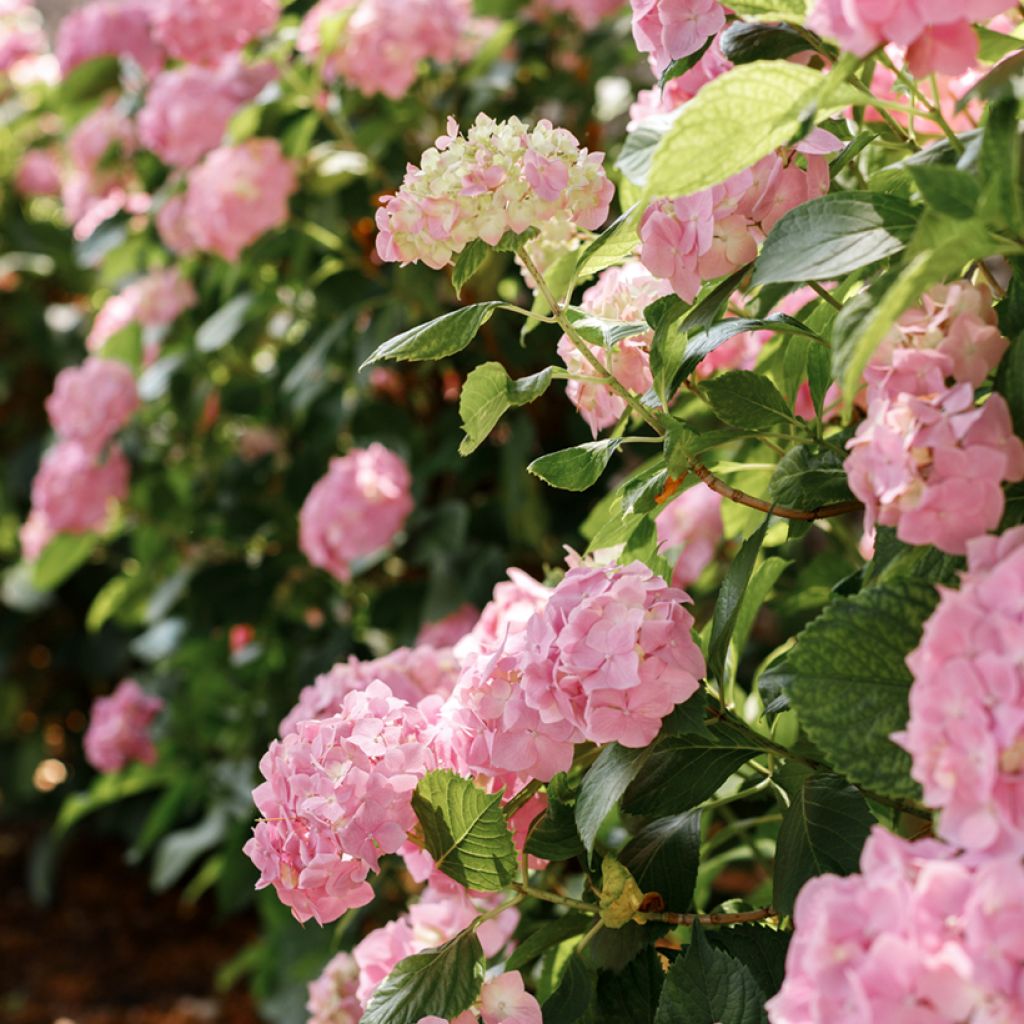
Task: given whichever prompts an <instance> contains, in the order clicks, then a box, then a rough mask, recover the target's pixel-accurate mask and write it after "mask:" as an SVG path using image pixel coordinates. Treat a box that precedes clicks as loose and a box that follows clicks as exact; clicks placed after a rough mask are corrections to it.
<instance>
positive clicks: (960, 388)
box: [845, 349, 1024, 554]
mask: <svg viewBox="0 0 1024 1024" xmlns="http://www.w3.org/2000/svg"><path fill="white" fill-rule="evenodd" d="M950 367H951V360H949V359H948V358H947V357H945V356H943V355H942V354H941V353H936V352H932V351H918V350H915V349H910V350H901V351H898V352H897V353H896V354H895V356H894V365H893V368H892V369H891V370H890V371H889V376H888V377H887V378H884V379H883V380H882V382H881V383H880V384H879V385H878V389H877V392H876V393H874V394H873V395H872V396H871V397H870V398H869V404H868V413H867V417H866V418H865V420H864V421H863V422H862V423H861V425H860V426H859V427H858V428H857V434H856V436H855V437H853V438H851V439H850V441H849V442H848V443H847V448H848V449H849V450H850V455H849V456H848V457H847V460H846V463H845V468H846V473H847V477H848V478H849V482H850V489H851V490H852V491H853V493H854V494H855V495H856V496H857V497H858V498H860V500H861V501H863V502H864V504H865V518H864V521H865V528H866V529H868V530H870V529H871V528H872V527H873V526H874V525H875V523H879V524H881V525H882V526H894V527H896V534H897V536H898V537H899V538H900V540H902V541H904V542H906V543H908V544H934V545H936V546H937V547H939V548H941V549H942V550H943V551H948V552H950V553H951V554H963V553H964V551H965V550H966V545H967V542H968V541H969V540H970V539H971V538H972V537H977V536H979V535H980V534H983V533H986V532H987V531H989V530H992V529H995V527H996V526H997V525H998V524H999V520H1000V519H1001V517H1002V514H1003V507H1004V497H1003V490H1002V483H1003V482H1004V481H1007V480H1010V481H1015V480H1020V479H1022V478H1024V443H1022V442H1021V440H1020V439H1019V438H1018V437H1016V436H1015V435H1014V433H1013V425H1012V423H1011V421H1010V411H1009V408H1008V407H1007V405H1006V401H1005V400H1004V399H1003V397H1002V396H1001V395H996V394H993V395H990V396H989V397H988V399H987V400H986V401H985V402H984V403H983V404H981V405H975V402H974V389H973V387H972V386H971V385H970V384H968V383H964V384H956V385H954V386H953V387H947V386H946V385H945V383H944V379H945V377H946V376H947V374H948V373H949V371H950ZM965 494H970V495H971V500H970V501H969V502H965V501H964V500H963V496H964V495H965Z"/></svg>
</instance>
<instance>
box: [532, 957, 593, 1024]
mask: <svg viewBox="0 0 1024 1024" xmlns="http://www.w3.org/2000/svg"><path fill="white" fill-rule="evenodd" d="M596 984H597V977H596V975H595V973H594V971H593V969H592V968H591V967H588V966H587V964H585V963H584V962H583V960H582V959H581V958H580V957H579V956H578V955H577V954H575V953H573V954H572V956H570V957H569V958H568V960H566V962H565V966H564V967H563V968H562V975H561V977H560V979H559V981H558V987H557V988H556V989H555V991H554V992H552V993H551V995H550V996H548V998H547V999H545V1000H544V1002H543V1003H542V1004H541V1010H542V1012H543V1015H544V1024H573V1022H574V1021H577V1020H579V1019H580V1018H581V1017H582V1016H583V1015H584V1014H585V1013H586V1012H587V1010H588V1009H589V1008H590V1004H591V1002H593V999H594V989H595V988H596Z"/></svg>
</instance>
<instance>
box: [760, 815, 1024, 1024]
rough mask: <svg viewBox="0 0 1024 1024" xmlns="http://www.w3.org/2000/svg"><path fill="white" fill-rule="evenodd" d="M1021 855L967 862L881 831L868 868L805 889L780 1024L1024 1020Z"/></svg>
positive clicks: (774, 1004) (872, 840)
mask: <svg viewBox="0 0 1024 1024" xmlns="http://www.w3.org/2000/svg"><path fill="white" fill-rule="evenodd" d="M1022 897H1024V868H1022V866H1021V863H1020V860H1019V859H1018V858H1013V857H1008V858H995V859H986V860H980V861H979V860H977V859H970V858H966V857H962V856H961V857H957V856H956V854H955V851H954V850H953V848H952V847H948V846H946V845H944V844H942V843H939V842H936V841H934V840H930V839H925V840H920V841H918V842H916V843H911V842H908V841H907V840H905V839H901V838H898V837H897V836H894V835H891V834H890V833H888V832H886V831H885V830H884V829H882V828H881V827H879V826H876V827H875V829H874V831H873V832H872V834H871V836H870V837H869V839H868V841H867V844H866V845H865V847H864V851H863V854H862V856H861V873H860V874H858V875H851V876H850V877H848V878H839V877H837V876H835V875H821V876H820V877H818V878H812V879H811V880H810V881H809V882H808V883H807V884H806V885H805V886H804V888H803V889H802V890H801V891H800V894H799V896H798V897H797V901H796V909H795V913H794V922H795V924H796V934H795V936H794V938H793V941H792V943H791V944H790V947H789V953H788V955H787V958H786V975H785V980H784V981H783V984H782V989H781V991H780V992H779V993H778V995H776V996H775V997H774V998H772V999H771V1000H769V1002H768V1004H767V1010H768V1017H769V1019H770V1021H771V1022H772V1024H863V1022H867V1021H878V1022H880V1021H892V1022H894V1024H896V1022H899V1024H905V1022H906V1024H910V1022H913V1024H961V1022H964V1021H974V1022H978V1024H982V1022H988V1024H1002V1022H1005V1024H1009V1022H1010V1021H1015V1020H1019V1019H1021V1015H1022V1014H1024V1001H1022V998H1021V993H1022V991H1024V987H1022V981H1024V972H1022V959H1021V956H1020V951H1021V949H1022V947H1024V931H1022V928H1021V918H1020V916H1019V910H1020V908H1021V906H1022Z"/></svg>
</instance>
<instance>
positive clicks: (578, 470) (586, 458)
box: [526, 437, 621, 491]
mask: <svg viewBox="0 0 1024 1024" xmlns="http://www.w3.org/2000/svg"><path fill="white" fill-rule="evenodd" d="M620 444H621V439H620V438H617V437H610V438H607V439H606V440H603V441H588V442H587V443H586V444H581V445H577V446H576V447H575V448H565V449H563V450H562V451H560V452H551V454H549V455H542V456H541V457H540V458H539V459H534V460H533V462H531V463H530V464H529V465H528V466H527V467H526V468H527V469H528V470H529V471H530V472H531V473H532V474H533V475H534V476H539V477H540V478H541V480H543V481H545V483H549V484H551V486H552V487H558V488H559V489H561V490H563V491H585V490H586V489H587V488H588V487H591V486H593V485H594V484H596V483H597V481H598V480H599V479H600V476H601V474H602V473H603V472H604V471H605V467H606V466H607V465H608V462H609V460H610V459H611V457H612V453H613V452H614V451H615V449H616V448H618V447H619V445H620Z"/></svg>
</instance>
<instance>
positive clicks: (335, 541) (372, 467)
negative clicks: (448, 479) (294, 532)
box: [299, 442, 413, 580]
mask: <svg viewBox="0 0 1024 1024" xmlns="http://www.w3.org/2000/svg"><path fill="white" fill-rule="evenodd" d="M411 486H412V478H411V476H410V474H409V468H408V467H407V466H406V464H405V462H403V461H402V459H401V458H399V456H397V455H395V453H394V452H392V451H389V450H388V449H387V448H385V447H384V446H383V445H382V444H379V443H377V442H374V443H373V444H371V445H370V446H369V448H357V449H354V450H353V451H351V452H349V453H348V455H345V456H342V457H340V458H334V459H331V463H330V466H329V467H328V469H327V474H326V475H325V476H324V477H322V478H321V479H320V480H319V481H317V483H316V484H314V485H313V489H312V490H311V491H310V492H309V494H308V495H307V496H306V500H305V501H304V502H303V504H302V508H301V509H300V511H299V547H300V548H301V549H302V552H303V554H305V556H306V557H307V558H308V559H309V560H310V562H311V563H312V564H313V565H315V566H316V567H317V568H318V569H324V570H325V571H326V572H329V573H330V574H331V575H332V576H334V577H336V578H337V579H339V580H349V579H351V578H352V563H353V562H355V561H357V560H359V559H361V558H366V557H367V556H369V555H372V554H375V553H376V552H378V551H381V550H382V549H384V548H386V547H387V546H388V545H389V544H391V543H392V541H393V540H394V539H395V536H396V535H397V534H398V533H399V532H400V531H401V529H402V527H403V526H404V525H405V521H406V519H407V518H408V516H409V513H410V512H411V511H412V507H413V503H412V496H411V494H410V488H411Z"/></svg>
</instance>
